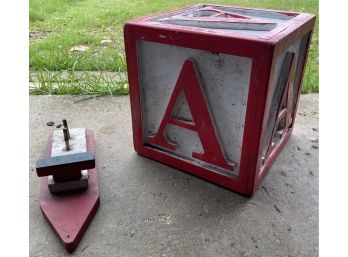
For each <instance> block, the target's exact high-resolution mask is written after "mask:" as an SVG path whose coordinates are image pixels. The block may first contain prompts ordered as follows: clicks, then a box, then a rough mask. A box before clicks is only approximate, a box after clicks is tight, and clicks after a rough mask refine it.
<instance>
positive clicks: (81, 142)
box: [48, 128, 88, 193]
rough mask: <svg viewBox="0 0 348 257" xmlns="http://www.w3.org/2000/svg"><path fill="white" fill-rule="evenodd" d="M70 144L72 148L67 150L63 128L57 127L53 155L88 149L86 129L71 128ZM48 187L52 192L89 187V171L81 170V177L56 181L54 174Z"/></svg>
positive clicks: (49, 177) (53, 139)
mask: <svg viewBox="0 0 348 257" xmlns="http://www.w3.org/2000/svg"><path fill="white" fill-rule="evenodd" d="M69 133H70V139H69V144H70V148H71V150H69V151H66V147H65V141H64V134H63V130H62V129H57V130H55V131H54V132H53V135H52V148H51V157H55V156H63V155H69V154H76V153H83V152H86V151H87V141H86V129H84V128H71V129H69ZM48 188H49V190H50V192H51V193H62V192H67V191H71V190H81V189H86V188H88V171H87V170H82V171H81V179H79V180H72V181H66V182H59V183H56V182H55V181H54V179H53V176H48Z"/></svg>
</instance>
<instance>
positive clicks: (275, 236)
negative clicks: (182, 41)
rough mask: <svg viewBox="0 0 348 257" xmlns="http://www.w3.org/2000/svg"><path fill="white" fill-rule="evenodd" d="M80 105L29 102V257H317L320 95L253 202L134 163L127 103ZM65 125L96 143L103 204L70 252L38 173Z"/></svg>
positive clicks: (302, 114)
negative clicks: (42, 201) (88, 133)
mask: <svg viewBox="0 0 348 257" xmlns="http://www.w3.org/2000/svg"><path fill="white" fill-rule="evenodd" d="M83 99H84V97H74V96H31V97H30V153H29V154H30V170H29V177H30V195H29V202H30V256H32V257H34V256H35V257H39V256H44V257H48V256H60V257H61V256H70V255H72V256H86V257H88V256H98V257H103V256H124V257H126V256H129V257H130V256H173V257H174V256H175V257H179V256H185V257H189V256H202V257H203V256H229V257H230V256H244V257H247V256H248V257H254V256H255V257H257V256H265V257H272V256H281V257H284V256H305V257H311V256H318V233H319V232H318V222H319V217H318V194H319V192H318V181H319V178H318V176H319V172H318V151H319V139H318V137H319V135H318V95H317V94H308V95H302V96H301V102H300V107H299V111H298V115H297V118H296V123H295V129H294V132H293V135H292V137H291V138H290V140H289V143H288V144H287V145H286V146H285V148H284V150H283V152H282V153H281V154H280V156H279V157H278V158H277V160H276V162H275V163H274V165H273V166H272V168H271V170H270V172H269V174H268V175H267V176H266V178H265V180H264V181H263V182H262V184H261V185H260V187H259V189H258V190H257V192H256V193H255V195H254V196H253V197H251V198H245V197H243V196H240V195H238V194H236V193H233V192H231V191H228V190H226V189H223V188H221V187H218V186H216V185H213V184H210V183H208V182H206V181H203V180H201V179H199V178H196V177H192V176H190V175H188V174H186V173H184V172H181V171H179V170H176V169H174V168H170V167H168V166H165V165H163V164H160V163H158V162H155V161H152V160H149V159H146V158H143V157H141V156H139V155H137V154H136V153H135V152H134V150H133V145H132V131H131V118H130V109H129V108H130V107H129V99H128V97H127V96H125V97H103V98H95V99H93V98H92V99H87V100H83ZM62 118H67V119H68V122H69V126H70V127H89V128H91V129H93V130H94V133H95V137H96V143H97V145H96V150H97V169H98V173H99V185H100V194H101V196H100V198H101V206H100V209H99V211H98V212H97V214H96V216H95V217H94V220H93V221H92V223H91V225H90V226H89V228H88V230H87V233H86V234H85V236H84V237H83V239H82V241H81V242H80V244H79V246H78V247H77V249H76V250H75V252H74V253H73V254H68V253H67V252H66V251H65V250H64V248H63V247H62V246H61V244H60V242H59V241H58V240H57V238H56V236H55V235H54V234H53V232H52V230H51V229H50V227H49V226H48V224H47V223H46V221H45V220H44V218H43V216H42V214H41V212H40V208H39V178H38V177H37V176H36V172H35V162H36V160H37V159H39V158H41V157H42V156H43V153H44V148H45V146H46V143H47V142H46V140H47V136H48V133H49V132H50V131H52V130H53V129H55V126H56V125H58V124H59V123H61V119H62ZM49 121H53V122H55V125H54V127H52V126H47V125H46V123H47V122H49Z"/></svg>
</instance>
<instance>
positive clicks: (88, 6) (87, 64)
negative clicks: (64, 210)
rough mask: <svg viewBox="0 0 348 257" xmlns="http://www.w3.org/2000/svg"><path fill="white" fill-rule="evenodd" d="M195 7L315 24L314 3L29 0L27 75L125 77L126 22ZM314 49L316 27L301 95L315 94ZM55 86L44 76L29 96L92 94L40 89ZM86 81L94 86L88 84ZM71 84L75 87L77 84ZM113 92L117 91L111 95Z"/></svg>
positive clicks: (313, 0) (315, 0)
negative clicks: (277, 13)
mask: <svg viewBox="0 0 348 257" xmlns="http://www.w3.org/2000/svg"><path fill="white" fill-rule="evenodd" d="M200 2H205V3H216V4H218V3H220V4H229V5H240V6H250V7H260V8H271V9H283V10H293V11H301V12H310V13H314V14H316V15H317V19H318V18H319V17H318V0H286V1H285V0H244V1H243V0H233V1H231V0H230V1H227V0H215V1H209V0H206V1H196V0H185V1H184V0H178V1H169V0H128V1H124V0H30V2H29V19H30V20H29V25H30V35H31V37H30V46H29V62H30V63H29V66H30V70H31V71H42V70H50V71H63V70H68V71H69V72H71V73H72V76H74V71H100V72H101V77H103V73H102V72H103V71H116V72H125V71H126V66H125V62H124V45H123V24H124V22H125V21H127V20H130V19H133V18H136V17H139V16H143V15H148V14H151V13H156V12H163V11H166V10H170V9H172V8H176V7H180V6H185V5H189V4H193V3H200ZM317 24H318V20H317ZM103 39H110V40H112V44H109V45H106V46H103V45H101V44H100V42H101V40H103ZM318 44H319V42H318V25H316V28H315V33H314V35H313V38H312V45H311V49H310V54H309V59H308V62H307V67H306V72H305V77H304V85H303V90H302V91H303V92H304V93H309V92H318V91H319V79H318V71H319V61H318V56H319V50H318ZM76 45H85V46H88V47H89V49H88V51H86V52H84V53H74V52H70V51H69V49H71V48H72V47H73V46H76ZM45 74H46V73H45ZM75 77H76V76H75ZM75 79H76V78H75ZM56 80H58V81H59V77H57V76H53V77H52V76H43V78H42V80H41V82H40V86H41V85H42V88H40V90H39V91H33V90H31V91H30V92H31V93H32V94H33V93H35V94H37V93H40V92H41V93H42V94H43V93H56V94H62V93H68V92H71V93H78V92H81V93H83V92H84V89H83V87H84V86H85V87H86V89H85V92H93V90H92V91H89V90H90V87H88V86H86V85H84V84H83V83H80V85H79V86H78V88H79V89H76V88H75V87H72V88H70V87H69V90H70V91H69V90H68V89H67V90H63V89H61V90H48V88H47V87H46V86H45V85H47V84H50V83H51V84H52V83H55V82H56ZM91 80H92V81H94V82H95V83H97V82H98V80H95V79H93V78H91ZM42 83H43V84H42ZM74 83H76V84H75V85H78V83H79V82H78V81H76V82H74ZM92 84H93V83H92ZM62 87H63V86H62ZM64 87H67V85H64ZM102 90H105V88H103V89H102ZM103 92H104V91H103ZM116 92H117V90H116V91H115V92H114V93H116ZM122 93H123V91H122Z"/></svg>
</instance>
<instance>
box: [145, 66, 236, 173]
mask: <svg viewBox="0 0 348 257" xmlns="http://www.w3.org/2000/svg"><path fill="white" fill-rule="evenodd" d="M181 90H183V92H184V95H185V98H186V101H187V103H188V106H189V109H190V112H191V115H192V119H193V122H186V121H182V120H178V119H174V118H172V117H171V114H172V111H173V108H174V105H175V103H176V100H177V98H178V96H179V94H180V92H181ZM167 124H171V125H175V126H179V127H183V128H185V129H189V130H193V131H196V132H197V134H198V136H199V139H200V141H201V144H202V147H203V151H204V152H203V153H197V152H192V157H193V158H195V159H199V160H201V161H204V162H207V163H210V164H213V165H216V166H218V167H220V168H223V169H227V170H233V164H231V163H227V162H226V161H225V159H224V156H223V153H222V151H221V148H220V144H219V143H218V140H217V137H216V134H215V130H214V126H213V124H212V121H211V118H210V115H209V110H208V107H207V104H206V101H205V99H204V95H203V91H202V87H201V83H200V80H199V76H198V72H197V71H196V68H195V66H194V63H193V61H192V60H190V59H188V60H186V61H185V63H184V65H183V67H182V69H181V72H180V75H179V78H178V81H177V82H176V85H175V88H174V90H173V93H172V96H171V97H170V100H169V104H168V106H167V109H166V111H165V113H164V117H163V120H162V122H161V124H160V126H159V128H158V131H157V134H156V135H154V136H149V137H148V142H149V143H152V144H155V145H157V146H160V147H163V148H167V149H170V150H172V151H174V150H175V145H174V144H171V143H169V142H168V141H167V140H166V138H165V135H164V129H165V128H166V126H167Z"/></svg>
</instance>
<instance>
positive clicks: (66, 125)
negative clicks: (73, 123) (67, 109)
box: [63, 119, 70, 139]
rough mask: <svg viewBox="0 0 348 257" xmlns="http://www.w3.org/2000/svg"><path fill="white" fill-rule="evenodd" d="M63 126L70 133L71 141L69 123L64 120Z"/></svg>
mask: <svg viewBox="0 0 348 257" xmlns="http://www.w3.org/2000/svg"><path fill="white" fill-rule="evenodd" d="M63 126H64V128H66V129H67V131H68V138H69V139H70V133H69V128H68V122H67V121H66V119H63Z"/></svg>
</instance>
